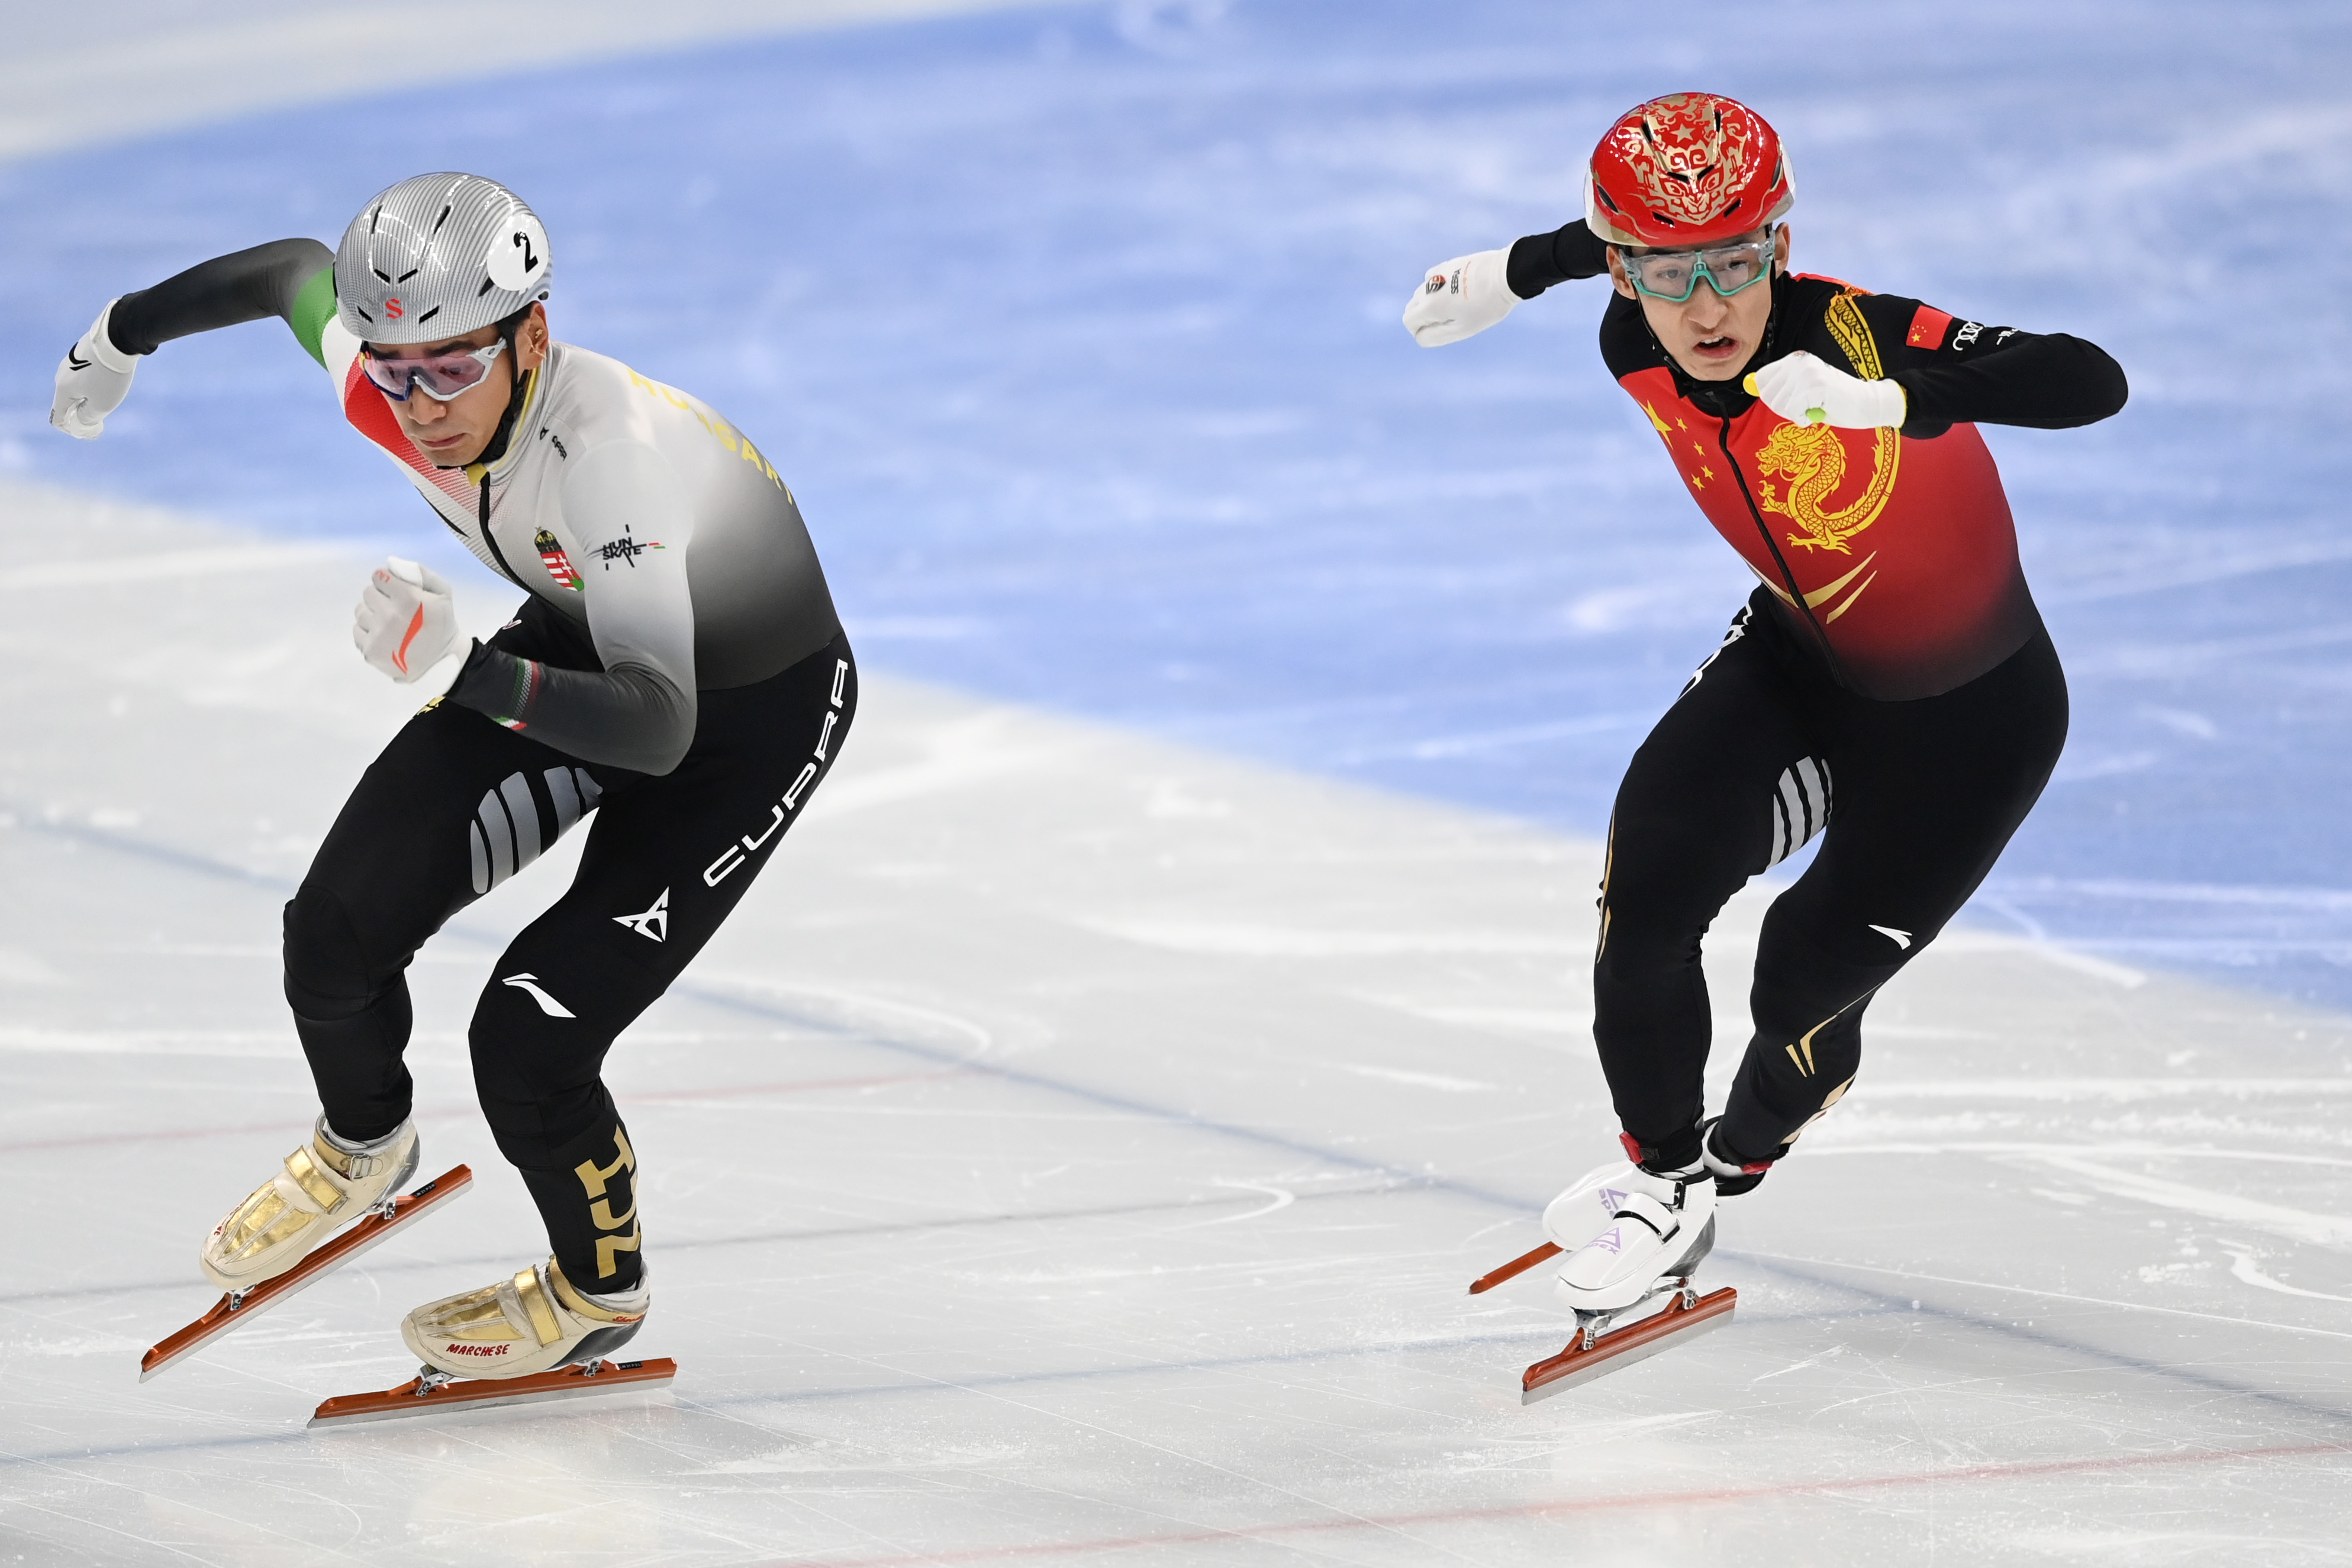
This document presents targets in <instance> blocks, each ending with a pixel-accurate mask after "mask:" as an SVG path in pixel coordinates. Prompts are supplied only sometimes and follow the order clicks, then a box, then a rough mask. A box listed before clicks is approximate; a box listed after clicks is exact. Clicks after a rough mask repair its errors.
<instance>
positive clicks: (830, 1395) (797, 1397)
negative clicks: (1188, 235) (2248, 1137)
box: [0, 1253, 1912, 1471]
mask: <svg viewBox="0 0 2352 1568" xmlns="http://www.w3.org/2000/svg"><path fill="white" fill-rule="evenodd" d="M498 1256H499V1258H500V1259H504V1258H507V1257H509V1256H510V1254H508V1253H500V1254H499V1255H498ZM185 1283H186V1282H185V1281H177V1282H176V1284H177V1287H178V1288H183V1289H184V1288H185ZM1893 1315H1895V1314H1894V1313H1891V1312H1886V1313H1874V1312H1855V1313H1850V1314H1848V1316H1849V1317H1850V1318H1861V1317H1871V1316H1893ZM1903 1315H1906V1316H1908V1315H1912V1314H1910V1313H1909V1312H1907V1310H1906V1312H1905V1313H1904V1314H1903ZM1747 1321H1748V1320H1746V1319H1742V1322H1747ZM1819 1321H1820V1320H1819V1318H1818V1316H1816V1315H1814V1314H1811V1313H1802V1312H1791V1313H1789V1314H1786V1315H1784V1316H1780V1317H1766V1318H1758V1319H1756V1320H1755V1322H1756V1325H1757V1326H1759V1327H1770V1326H1774V1325H1780V1324H1791V1323H1804V1322H1819ZM1561 1327H1562V1325H1560V1324H1559V1323H1557V1322H1544V1323H1530V1324H1528V1325H1527V1326H1525V1327H1522V1328H1517V1329H1497V1330H1494V1331H1492V1332H1489V1333H1477V1334H1456V1335H1452V1336H1448V1337H1444V1338H1430V1339H1415V1340H1395V1341H1381V1342H1377V1343H1370V1344H1367V1343H1346V1344H1334V1345H1318V1346H1313V1347H1310V1348H1308V1349H1305V1350H1288V1351H1265V1352H1261V1353H1258V1354H1252V1355H1236V1356H1223V1357H1214V1358H1200V1359H1195V1360H1191V1361H1171V1362H1149V1363H1136V1364H1121V1365H1118V1366H1080V1367H1066V1368H1059V1369H1054V1370H1047V1371H1040V1372H1008V1373H1000V1374H994V1375H989V1376H985V1377H971V1378H965V1379H963V1380H961V1381H960V1382H952V1381H950V1380H948V1379H945V1378H940V1377H934V1376H930V1375H926V1374H923V1373H908V1374H906V1377H907V1379H908V1380H907V1381H904V1382H899V1383H870V1384H856V1385H836V1386H834V1387H829V1388H792V1389H782V1390H778V1391H775V1392H772V1393H763V1392H757V1391H754V1392H748V1393H740V1394H709V1395H701V1396H688V1395H686V1394H683V1393H681V1394H679V1395H678V1396H677V1404H676V1408H677V1409H678V1410H681V1411H709V1412H726V1411H730V1410H736V1409H741V1408H746V1407H755V1406H779V1405H821V1404H825V1403H829V1402H831V1401H835V1400H843V1399H872V1398H877V1397H880V1396H891V1395H937V1394H967V1393H968V1394H981V1395H985V1394H986V1393H987V1391H989V1390H991V1389H995V1388H1019V1387H1028V1386H1034V1385H1051V1384H1067V1383H1089V1382H1099V1381H1108V1380H1111V1379H1116V1378H1126V1377H1150V1376H1171V1375H1200V1374H1203V1373H1222V1372H1249V1371H1252V1370H1255V1369H1258V1368H1279V1367H1290V1366H1297V1365H1305V1364H1330V1363H1335V1362H1352V1361H1366V1360H1372V1359H1376V1358H1380V1357H1388V1356H1406V1355H1418V1354H1424V1353H1429V1354H1444V1353H1447V1352H1455V1351H1463V1352H1485V1351H1492V1350H1495V1349H1497V1348H1500V1347H1507V1346H1514V1345H1528V1344H1538V1343H1546V1342H1549V1343H1555V1344H1556V1343H1559V1336H1560V1332H1561ZM772 1343H774V1344H776V1345H777V1346H778V1347H780V1348H781V1349H783V1350H789V1351H793V1352H798V1353H801V1354H807V1355H812V1356H822V1357H825V1358H829V1359H835V1360H851V1361H856V1362H862V1363H863V1364H866V1365H868V1366H875V1367H878V1368H880V1369H881V1370H884V1371H889V1372H896V1371H898V1368H896V1367H891V1366H888V1365H887V1364H884V1363H880V1362H877V1361H874V1360H872V1359H871V1358H869V1357H850V1356H845V1355H843V1354H842V1353H841V1352H839V1351H838V1350H835V1349H833V1348H831V1347H827V1346H818V1345H810V1344H804V1343H801V1342H799V1341H797V1340H782V1339H779V1340H775V1341H773V1342H772ZM239 1375H245V1376H249V1377H251V1378H253V1379H254V1380H255V1381H257V1382H261V1383H264V1384H266V1385H268V1386H270V1387H272V1388H276V1389H282V1390H285V1391H286V1392H289V1393H296V1394H299V1392H300V1390H299V1387H298V1385H296V1384H295V1383H293V1382H291V1381H287V1380H283V1379H278V1378H275V1377H272V1376H270V1375H268V1374H264V1373H259V1372H254V1373H240V1374H239ZM1460 1381H1461V1382H1463V1383H1464V1384H1465V1385H1471V1384H1474V1383H1476V1382H1478V1381H1480V1377H1479V1376H1478V1375H1473V1374H1472V1373H1469V1372H1465V1374H1464V1375H1463V1376H1462V1377H1461V1379H1460ZM297 1403H299V1400H298V1401H297ZM306 1440H308V1441H313V1442H315V1441H316V1440H317V1439H315V1438H308V1437H306V1434H305V1433H304V1432H303V1431H302V1430H301V1429H299V1427H298V1428H296V1429H294V1430H291V1431H273V1432H239V1433H233V1434H227V1435H224V1436H220V1437H189V1438H184V1439H182V1440H180V1441H176V1442H167V1443H155V1442H129V1443H122V1444H119V1445H117V1446H115V1447H113V1448H91V1447H89V1446H87V1445H77V1446H73V1447H68V1448H58V1449H56V1450H54V1451H50V1452H46V1453H32V1452H24V1451H15V1450H0V1471H5V1470H7V1469H9V1468H10V1467H13V1466H20V1465H22V1466H32V1467H36V1468H47V1467H51V1466H54V1465H58V1464H61V1463H67V1462H72V1461H80V1460H88V1459H107V1458H126V1457H130V1456H133V1455H136V1456H142V1457H152V1456H159V1455H164V1454H174V1453H200V1452H209V1451H213V1450H217V1449H235V1448H253V1447H257V1446H264V1445H269V1444H277V1443H301V1442H304V1441H306Z"/></svg>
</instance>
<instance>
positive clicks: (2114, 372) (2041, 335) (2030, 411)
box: [1888, 300, 2131, 436]
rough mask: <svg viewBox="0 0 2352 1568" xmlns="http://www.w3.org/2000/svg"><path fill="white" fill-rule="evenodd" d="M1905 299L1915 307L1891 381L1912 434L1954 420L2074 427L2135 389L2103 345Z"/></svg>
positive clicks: (2115, 406)
mask: <svg viewBox="0 0 2352 1568" xmlns="http://www.w3.org/2000/svg"><path fill="white" fill-rule="evenodd" d="M1888 303H1896V302H1895V301H1891V300H1890V301H1889V302H1888ZM1899 303H1901V304H1903V305H1906V306H1909V307H1910V314H1909V319H1908V320H1907V321H1906V322H1905V323H1903V326H1904V329H1905V332H1904V337H1903V338H1902V340H1901V341H1902V344H1903V347H1902V349H1901V350H1894V351H1892V352H1890V354H1889V358H1890V360H1892V361H1894V363H1895V367H1896V368H1895V369H1894V370H1893V371H1892V373H1891V374H1890V376H1889V378H1888V379H1889V380H1891V381H1893V382H1895V384H1896V385H1897V386H1900V387H1901V388H1902V389H1903V395H1904V402H1905V407H1906V417H1905V419H1904V422H1903V433H1904V434H1906V435H1913V436H1934V435H1940V434H1943V433H1944V432H1945V430H1947V429H1948V428H1949V427H1951V426H1952V425H1955V424H2019V425H2025V426H2027V427H2029V428H2032V429H2034V430H2071V429H2073V428H2074V427H2075V426H2076V425H2083V424H2095V423H2097V422H2098V421H2100V420H2103V419H2105V418H2107V417H2108V416H2109V415H2111V414H2113V413H2116V412H2117V411H2119V410H2120V409H2122V407H2123V406H2124V401H2125V400H2126V398H2128V397H2129V396H2130V395H2131V387H2130V384H2129V383H2128V382H2126V380H2125V379H2124V371H2123V367H2122V366H2121V365H2118V364H2117V363H2116V361H2114V359H2113V358H2111V357H2110V356H2109V355H2108V354H2107V352H2106V350H2104V349H2102V348H2100V347H2099V346H2098V345H2097V344H2096V343H2093V342H2089V341H2087V340H2084V339H2081V338H2077V337H2074V336H2073V335H2072V334H2070V333H2065V332H2021V331H2019V330H2018V329H2016V328H2014V327H1990V326H1987V325H1985V324H1984V323H1983V322H1980V321H1964V320H1960V319H1957V318H1955V317H1952V316H1948V315H1946V314H1945V313H1944V312H1943V311H1941V310H1938V309H1936V308H1934V307H1932V306H1928V305H1922V304H1919V303H1917V302H1916V301H1915V300H1905V301H1900V302H1899Z"/></svg>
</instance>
